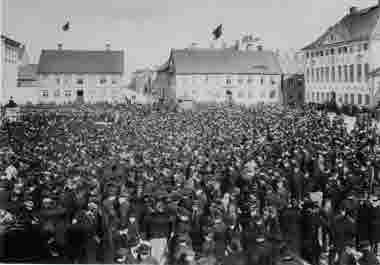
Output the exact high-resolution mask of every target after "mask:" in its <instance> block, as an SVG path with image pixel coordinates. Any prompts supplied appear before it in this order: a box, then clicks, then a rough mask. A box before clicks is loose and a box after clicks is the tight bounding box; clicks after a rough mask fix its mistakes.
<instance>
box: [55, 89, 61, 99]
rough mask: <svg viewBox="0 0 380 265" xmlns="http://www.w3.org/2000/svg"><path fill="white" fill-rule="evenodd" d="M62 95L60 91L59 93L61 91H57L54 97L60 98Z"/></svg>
mask: <svg viewBox="0 0 380 265" xmlns="http://www.w3.org/2000/svg"><path fill="white" fill-rule="evenodd" d="M60 95H61V93H60V91H59V89H56V90H55V91H54V97H56V98H57V97H59V96H60Z"/></svg>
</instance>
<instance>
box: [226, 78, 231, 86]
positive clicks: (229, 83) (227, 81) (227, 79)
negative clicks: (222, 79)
mask: <svg viewBox="0 0 380 265" xmlns="http://www.w3.org/2000/svg"><path fill="white" fill-rule="evenodd" d="M231 83H232V81H231V77H227V78H226V84H227V85H231Z"/></svg>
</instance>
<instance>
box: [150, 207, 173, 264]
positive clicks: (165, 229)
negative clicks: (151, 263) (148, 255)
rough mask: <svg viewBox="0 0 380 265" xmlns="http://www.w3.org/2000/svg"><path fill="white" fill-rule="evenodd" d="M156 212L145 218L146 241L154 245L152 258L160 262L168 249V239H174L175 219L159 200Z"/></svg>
mask: <svg viewBox="0 0 380 265" xmlns="http://www.w3.org/2000/svg"><path fill="white" fill-rule="evenodd" d="M155 208H156V209H155V211H154V212H151V213H150V214H149V215H147V216H146V217H145V218H144V225H143V233H144V234H145V236H144V239H145V240H148V241H150V244H151V245H152V256H153V257H154V258H155V259H157V260H158V261H159V262H160V261H162V259H164V256H165V255H166V251H167V248H168V239H169V238H172V237H173V235H174V233H173V229H174V228H173V227H174V218H173V217H172V216H170V215H169V214H168V213H167V211H165V208H164V203H163V201H162V200H159V201H158V202H157V203H156V207H155Z"/></svg>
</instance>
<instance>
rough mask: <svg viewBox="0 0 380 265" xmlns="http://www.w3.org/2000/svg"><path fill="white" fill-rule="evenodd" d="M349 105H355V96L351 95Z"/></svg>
mask: <svg viewBox="0 0 380 265" xmlns="http://www.w3.org/2000/svg"><path fill="white" fill-rule="evenodd" d="M351 104H355V95H354V94H351Z"/></svg>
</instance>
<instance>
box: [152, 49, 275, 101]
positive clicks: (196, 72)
mask: <svg viewBox="0 0 380 265" xmlns="http://www.w3.org/2000/svg"><path fill="white" fill-rule="evenodd" d="M280 87H281V68H280V65H279V63H278V60H277V57H276V55H275V53H274V52H271V51H264V50H262V46H259V47H258V49H255V50H253V49H251V48H241V47H239V45H237V46H234V47H230V48H226V47H223V48H197V47H191V48H187V49H178V50H176V49H173V50H172V51H171V53H170V56H169V59H168V61H167V62H166V63H165V64H164V65H162V66H161V67H160V68H159V69H158V70H157V77H156V79H155V82H154V89H155V90H157V91H158V94H159V95H160V97H161V98H164V99H175V100H177V101H180V102H181V101H182V102H183V101H192V102H224V101H230V100H232V101H234V102H235V103H237V104H244V105H249V104H255V103H258V102H267V103H278V102H280V99H281V95H280Z"/></svg>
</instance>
